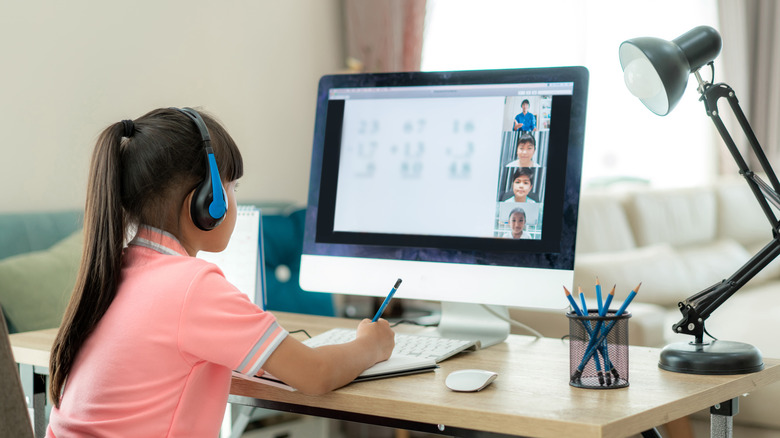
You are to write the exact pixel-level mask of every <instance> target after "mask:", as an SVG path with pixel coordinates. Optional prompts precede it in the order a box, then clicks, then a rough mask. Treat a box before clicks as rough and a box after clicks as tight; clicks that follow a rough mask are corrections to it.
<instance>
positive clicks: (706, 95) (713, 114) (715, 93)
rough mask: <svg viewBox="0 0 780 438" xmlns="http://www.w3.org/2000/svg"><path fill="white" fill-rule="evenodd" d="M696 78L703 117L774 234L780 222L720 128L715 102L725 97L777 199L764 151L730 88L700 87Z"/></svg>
mask: <svg viewBox="0 0 780 438" xmlns="http://www.w3.org/2000/svg"><path fill="white" fill-rule="evenodd" d="M696 78H697V79H698V80H699V90H700V91H701V98H700V100H701V101H703V102H704V107H705V109H706V111H707V116H708V117H709V118H710V119H711V120H712V123H714V124H715V127H716V128H717V130H718V133H719V134H720V136H721V138H722V139H723V141H724V143H725V144H726V148H727V149H728V150H729V152H730V153H731V156H732V157H733V158H734V161H735V162H736V163H737V167H738V168H739V173H740V175H742V176H743V177H745V180H746V181H747V183H748V185H749V186H750V189H751V191H752V192H753V195H754V196H755V197H756V200H757V201H758V203H759V205H760V206H761V209H762V210H763V211H764V215H766V217H767V220H769V223H770V225H772V229H773V230H775V231H777V229H778V225H779V224H780V222H778V219H777V217H776V216H775V214H774V212H773V211H772V209H771V208H770V206H769V203H768V202H767V200H766V196H765V195H764V193H763V192H762V189H761V186H760V185H759V183H758V182H757V181H756V180H757V179H758V177H757V176H756V175H755V173H754V172H753V171H752V170H751V169H750V167H749V166H748V164H747V162H746V161H745V159H744V157H743V156H742V153H741V152H740V151H739V148H738V147H737V145H736V143H734V139H733V138H732V137H731V134H729V131H728V129H726V126H725V125H724V124H723V120H721V118H720V113H719V112H718V100H720V98H723V97H725V98H726V99H727V100H728V103H729V106H730V107H731V110H732V112H733V113H734V116H735V117H736V118H737V121H738V122H739V126H740V127H741V128H742V132H743V133H744V134H745V136H746V137H747V139H748V143H749V144H750V148H751V149H752V150H753V153H755V155H756V158H757V159H758V162H759V164H760V165H761V168H762V170H763V171H764V173H765V174H766V176H767V178H768V179H769V182H770V184H771V188H772V190H773V191H774V195H775V196H776V197H778V198H780V195H778V193H780V181H778V179H777V175H775V172H774V170H773V169H772V165H771V164H769V160H768V159H767V157H766V154H765V153H764V150H763V149H762V148H761V145H760V144H759V143H758V139H757V138H756V135H755V133H753V128H751V126H750V123H749V122H748V120H747V117H745V113H744V112H742V108H741V107H740V106H739V100H738V99H737V96H736V94H735V93H734V90H733V89H732V88H731V87H730V86H728V85H726V84H723V83H720V84H715V85H711V84H707V83H704V82H703V81H702V80H701V76H699V74H698V72H697V73H696ZM768 188H769V187H765V189H768Z"/></svg>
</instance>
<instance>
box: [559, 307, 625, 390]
mask: <svg viewBox="0 0 780 438" xmlns="http://www.w3.org/2000/svg"><path fill="white" fill-rule="evenodd" d="M566 316H567V317H568V318H569V377H570V380H569V384H570V385H571V386H576V387H578V388H590V389H615V388H625V387H626V386H628V319H629V318H631V314H630V313H629V312H624V313H623V314H622V315H620V316H616V315H615V311H614V310H609V311H607V314H606V315H605V316H599V315H598V312H597V311H596V310H594V309H589V310H588V314H587V315H585V316H580V315H577V314H576V313H573V312H569V313H567V314H566Z"/></svg>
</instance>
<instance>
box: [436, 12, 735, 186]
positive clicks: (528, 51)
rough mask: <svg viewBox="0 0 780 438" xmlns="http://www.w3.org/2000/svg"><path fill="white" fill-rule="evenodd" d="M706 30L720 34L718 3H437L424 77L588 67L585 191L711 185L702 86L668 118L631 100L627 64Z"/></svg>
mask: <svg viewBox="0 0 780 438" xmlns="http://www.w3.org/2000/svg"><path fill="white" fill-rule="evenodd" d="M699 25H709V26H712V27H715V28H716V29H717V6H716V1H715V0H689V1H679V0H652V1H650V0H642V1H632V2H626V1H617V0H547V1H539V2H531V1H524V0H523V1H520V0H482V1H480V2H474V1H471V0H428V13H427V22H426V30H425V37H424V41H423V55H422V69H423V70H428V71H433V70H469V69H494V68H518V67H549V66H559V65H584V66H585V67H587V68H588V70H589V71H590V87H589V92H588V115H587V119H588V120H587V126H586V129H585V157H584V165H583V187H588V186H595V185H599V184H601V183H603V182H605V181H609V180H612V179H620V178H625V177H628V178H641V179H645V180H648V181H650V183H651V184H652V185H654V186H658V187H673V186H690V185H696V184H704V183H706V182H708V181H711V180H712V179H714V177H715V176H716V168H717V167H716V166H717V156H718V154H719V151H720V149H721V148H722V147H723V146H722V145H721V144H720V140H719V139H718V140H717V141H716V137H717V133H716V132H715V130H714V128H713V126H712V122H710V121H709V119H708V118H707V117H706V115H705V114H704V108H703V105H702V103H701V102H699V101H698V93H697V92H696V81H695V79H694V78H693V77H691V78H690V79H689V82H688V90H687V91H686V93H685V95H684V96H683V98H682V100H681V101H680V103H679V104H678V105H677V108H675V109H674V111H672V112H671V113H670V114H669V115H667V116H665V117H659V116H656V115H655V114H653V113H651V112H650V111H649V110H648V109H647V108H645V107H644V106H643V105H642V103H641V102H640V101H639V99H636V98H635V97H634V96H632V95H631V94H630V93H629V92H628V89H627V88H626V87H625V85H624V83H623V72H622V70H621V69H620V62H619V60H618V47H619V45H620V43H621V42H623V41H625V40H627V39H630V38H634V37H640V36H654V37H659V38H663V39H668V40H671V39H674V38H676V37H677V36H679V35H681V34H683V33H685V32H686V31H688V30H690V29H692V28H693V27H696V26H699ZM716 62H717V61H716ZM721 71H722V70H721ZM716 74H718V70H717V65H716ZM708 75H709V72H706V74H705V75H704V76H705V78H708ZM717 80H718V77H717V76H716V81H717ZM721 80H722V78H721Z"/></svg>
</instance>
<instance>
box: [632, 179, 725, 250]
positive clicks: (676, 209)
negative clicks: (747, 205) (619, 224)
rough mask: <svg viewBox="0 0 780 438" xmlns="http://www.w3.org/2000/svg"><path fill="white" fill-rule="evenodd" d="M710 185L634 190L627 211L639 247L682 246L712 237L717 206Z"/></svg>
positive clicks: (715, 226)
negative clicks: (657, 245) (658, 245)
mask: <svg viewBox="0 0 780 438" xmlns="http://www.w3.org/2000/svg"><path fill="white" fill-rule="evenodd" d="M715 199H716V198H715V192H714V190H713V189H712V188H709V187H696V188H686V189H665V190H645V191H637V192H635V193H634V194H633V196H631V197H630V198H628V200H627V202H626V214H627V216H628V220H629V222H630V223H631V227H632V228H633V230H634V238H635V239H636V243H637V245H638V246H647V245H653V244H656V243H664V242H665V243H669V244H672V245H674V246H685V245H693V244H699V243H706V242H711V241H713V240H715V238H716V230H717V205H716V200H715Z"/></svg>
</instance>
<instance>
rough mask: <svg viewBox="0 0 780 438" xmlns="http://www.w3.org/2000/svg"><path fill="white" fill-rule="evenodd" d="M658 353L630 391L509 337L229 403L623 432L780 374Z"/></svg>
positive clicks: (415, 424) (501, 427)
mask: <svg viewBox="0 0 780 438" xmlns="http://www.w3.org/2000/svg"><path fill="white" fill-rule="evenodd" d="M276 315H277V317H278V319H279V322H280V323H281V324H282V326H283V327H285V328H286V329H287V330H291V331H292V330H298V329H306V330H307V331H308V332H309V333H310V334H312V335H315V334H317V333H320V332H323V331H325V330H327V329H329V328H332V327H353V326H356V324H357V322H356V321H354V320H340V319H336V318H325V317H316V316H309V315H297V314H289V313H281V312H276ZM54 333H55V331H54V330H44V331H39V332H29V333H19V334H14V335H11V345H12V348H13V351H14V356H15V358H16V360H17V362H20V363H27V364H28V365H32V366H39V367H40V366H45V365H47V364H48V351H49V349H50V348H51V343H52V341H53V338H54ZM295 336H298V335H295ZM658 355H659V350H658V349H655V348H645V347H631V348H630V353H629V360H630V362H629V382H630V386H629V387H628V388H623V389H612V390H588V389H579V388H574V387H571V386H569V383H568V376H569V347H568V344H567V343H566V342H564V341H561V340H558V339H535V338H532V337H527V336H516V335H510V337H509V339H508V340H507V342H505V343H503V344H499V345H496V346H493V347H490V348H488V349H485V350H482V351H478V352H476V353H466V354H462V355H460V356H458V357H455V358H451V359H448V360H446V361H444V362H442V363H441V364H440V365H441V368H439V369H438V370H436V371H434V372H428V373H423V374H418V375H412V376H405V377H396V378H391V379H383V380H375V381H369V382H360V383H353V384H350V385H347V386H346V387H344V388H341V389H339V390H337V391H334V392H332V393H330V394H326V395H323V396H317V397H313V396H306V395H303V394H300V393H297V392H290V391H286V390H283V389H279V388H274V387H270V386H267V385H263V384H261V383H257V382H252V381H248V380H245V379H239V378H234V379H233V382H232V386H231V390H230V392H231V396H230V401H231V402H233V403H240V404H246V405H250V406H258V407H264V408H270V409H278V410H284V411H291V412H297V413H302V414H308V415H317V416H323V417H330V418H338V419H343V420H349V421H360V422H366V423H374V424H381V425H387V426H393V427H400V428H405V429H412V430H421V431H426V432H433V433H443V434H447V435H458V436H469V435H475V434H476V433H475V432H476V431H485V432H490V433H494V434H497V435H501V434H508V435H521V436H540V437H561V436H579V437H624V436H627V435H632V434H637V433H642V432H643V431H646V430H649V429H652V428H653V427H655V426H659V425H661V424H664V423H667V422H669V421H672V420H675V419H677V418H681V417H683V416H686V415H689V414H692V413H694V412H697V411H700V410H702V409H705V408H707V407H710V406H714V405H716V404H719V403H722V402H727V401H730V400H731V399H733V398H735V397H738V396H740V395H742V394H744V393H748V392H751V391H753V390H755V389H757V388H760V387H762V386H765V385H768V384H770V383H773V382H775V381H778V380H780V360H778V359H766V358H765V359H764V362H765V369H764V370H763V371H761V372H758V373H752V374H741V375H732V376H699V375H690V374H678V373H671V372H667V371H663V370H661V369H659V368H658V365H657V364H658ZM463 368H483V369H488V370H493V371H496V372H498V373H499V377H498V379H496V381H495V382H493V384H492V385H491V386H489V387H488V388H486V389H485V390H483V391H481V392H478V393H455V392H452V391H450V390H448V389H447V388H446V387H445V386H444V379H445V377H446V376H447V374H448V373H449V372H451V371H454V370H457V369H463ZM442 428H443V429H442Z"/></svg>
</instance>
